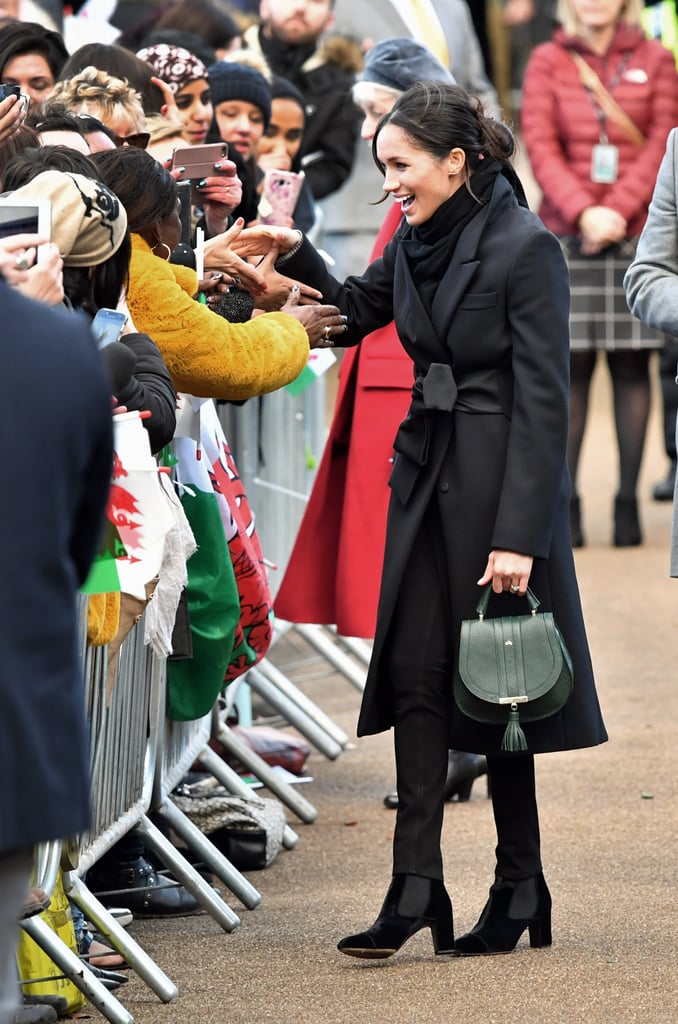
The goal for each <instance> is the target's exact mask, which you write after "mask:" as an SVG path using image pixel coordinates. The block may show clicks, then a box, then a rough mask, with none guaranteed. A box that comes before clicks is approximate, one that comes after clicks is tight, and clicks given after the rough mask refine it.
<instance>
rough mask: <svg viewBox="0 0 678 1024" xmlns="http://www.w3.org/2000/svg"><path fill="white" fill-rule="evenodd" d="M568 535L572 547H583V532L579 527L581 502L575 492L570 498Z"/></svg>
mask: <svg viewBox="0 0 678 1024" xmlns="http://www.w3.org/2000/svg"><path fill="white" fill-rule="evenodd" d="M570 537H571V540H572V547H573V548H583V547H584V534H583V532H582V528H581V502H580V500H579V496H578V495H577V494H573V495H572V497H571V498H570Z"/></svg>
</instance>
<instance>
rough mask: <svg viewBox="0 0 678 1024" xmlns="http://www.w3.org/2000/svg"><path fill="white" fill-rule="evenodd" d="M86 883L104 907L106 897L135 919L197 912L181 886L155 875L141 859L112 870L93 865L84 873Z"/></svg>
mask: <svg viewBox="0 0 678 1024" xmlns="http://www.w3.org/2000/svg"><path fill="white" fill-rule="evenodd" d="M86 884H87V886H88V887H89V888H90V889H91V890H92V892H93V893H94V895H95V896H97V897H98V898H99V899H100V900H101V901H102V903H104V905H105V904H106V898H107V897H110V898H113V900H114V902H115V903H116V904H118V905H119V904H120V903H124V904H125V906H126V907H129V909H130V910H131V911H132V913H133V914H134V915H135V917H184V916H186V915H187V914H194V913H195V912H196V910H199V909H200V904H199V903H198V901H197V900H196V899H195V898H194V897H193V896H192V895H191V894H190V892H188V890H187V889H185V888H184V886H183V885H177V884H176V883H175V882H173V881H171V880H169V879H167V878H165V877H163V876H160V875H158V874H157V872H156V870H155V868H154V867H153V865H152V864H149V862H148V861H147V860H146V859H145V858H144V857H138V858H137V859H136V860H134V861H131V862H130V863H120V864H118V865H117V866H116V867H115V868H109V867H105V868H104V867H100V866H99V865H97V864H95V865H94V867H93V868H92V869H91V870H90V871H88V872H87V879H86Z"/></svg>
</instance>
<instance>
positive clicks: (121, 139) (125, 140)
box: [112, 132, 151, 149]
mask: <svg viewBox="0 0 678 1024" xmlns="http://www.w3.org/2000/svg"><path fill="white" fill-rule="evenodd" d="M112 138H113V142H114V143H115V144H116V146H118V147H120V146H124V145H125V144H127V145H128V146H133V147H134V149H147V148H148V144H149V142H150V141H151V133H150V132H136V133H135V134H134V135H113V136H112Z"/></svg>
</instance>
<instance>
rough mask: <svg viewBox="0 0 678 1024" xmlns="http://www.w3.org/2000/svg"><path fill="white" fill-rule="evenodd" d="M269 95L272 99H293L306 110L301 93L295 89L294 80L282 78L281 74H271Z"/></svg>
mask: <svg viewBox="0 0 678 1024" xmlns="http://www.w3.org/2000/svg"><path fill="white" fill-rule="evenodd" d="M271 96H272V97H273V99H274V100H294V102H295V103H298V104H299V106H300V107H301V109H302V110H303V111H304V112H306V100H305V99H304V96H303V93H301V92H300V91H299V89H297V87H296V85H295V84H294V82H290V80H289V78H283V76H282V75H273V78H272V79H271Z"/></svg>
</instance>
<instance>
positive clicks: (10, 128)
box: [0, 96, 26, 142]
mask: <svg viewBox="0 0 678 1024" xmlns="http://www.w3.org/2000/svg"><path fill="white" fill-rule="evenodd" d="M25 116H26V110H25V108H24V103H23V100H22V99H20V98H19V97H18V96H6V97H5V98H4V100H3V101H2V102H1V103H0V142H4V141H5V139H9V138H10V136H12V135H14V132H15V131H16V130H17V128H18V127H19V125H20V124H22V122H23V120H24V118H25Z"/></svg>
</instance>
